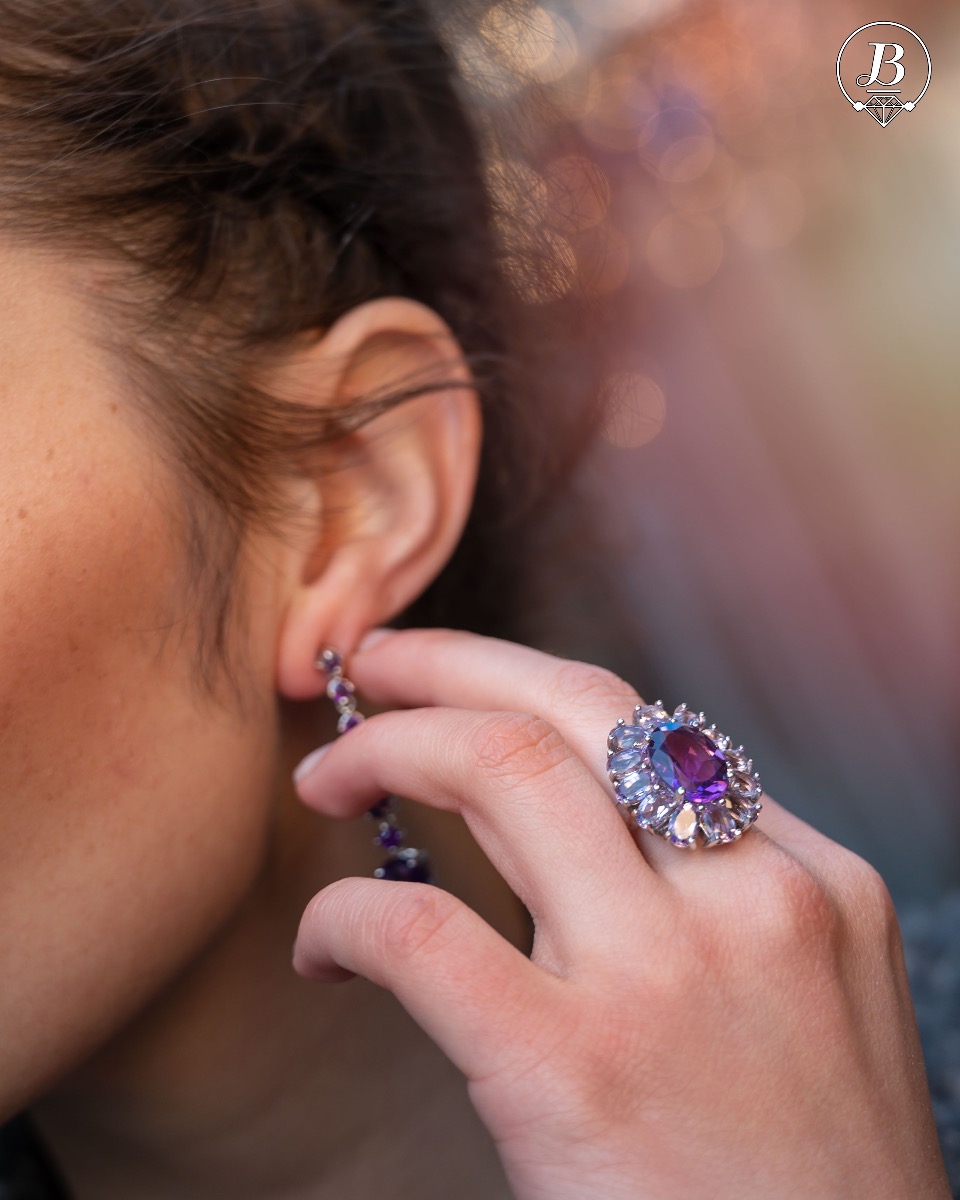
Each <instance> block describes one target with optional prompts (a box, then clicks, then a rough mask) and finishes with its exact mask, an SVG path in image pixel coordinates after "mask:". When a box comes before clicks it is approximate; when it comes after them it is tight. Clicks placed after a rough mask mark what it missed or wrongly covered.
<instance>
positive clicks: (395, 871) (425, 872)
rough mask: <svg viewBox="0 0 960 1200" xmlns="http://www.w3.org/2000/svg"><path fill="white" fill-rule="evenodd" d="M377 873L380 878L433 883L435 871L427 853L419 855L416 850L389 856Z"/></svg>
mask: <svg viewBox="0 0 960 1200" xmlns="http://www.w3.org/2000/svg"><path fill="white" fill-rule="evenodd" d="M375 874H376V875H377V877H378V878H379V879H395V880H400V881H402V882H404V883H433V872H432V871H431V870H430V867H429V864H428V862H427V858H426V855H422V854H420V855H418V854H417V853H416V851H414V852H412V853H409V854H403V853H401V854H397V855H394V856H393V857H391V858H388V859H387V861H386V862H385V863H384V864H383V866H382V867H378V868H377V871H376V872H375Z"/></svg>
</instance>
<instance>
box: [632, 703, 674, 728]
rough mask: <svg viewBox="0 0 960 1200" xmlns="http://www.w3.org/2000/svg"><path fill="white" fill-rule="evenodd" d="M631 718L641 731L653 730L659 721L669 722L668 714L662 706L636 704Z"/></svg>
mask: <svg viewBox="0 0 960 1200" xmlns="http://www.w3.org/2000/svg"><path fill="white" fill-rule="evenodd" d="M633 718H634V720H635V721H636V723H637V724H638V725H639V726H641V728H643V729H655V728H656V727H657V726H658V725H659V724H660V722H661V721H669V719H670V714H669V713H668V712H667V710H666V709H665V708H664V707H663V705H662V704H659V703H657V704H638V705H637V707H636V708H635V709H634V710H633Z"/></svg>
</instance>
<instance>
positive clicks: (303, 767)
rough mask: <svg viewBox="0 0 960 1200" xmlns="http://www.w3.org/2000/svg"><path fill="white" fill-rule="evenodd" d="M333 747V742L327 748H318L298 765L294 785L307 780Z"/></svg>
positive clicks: (294, 773) (294, 774)
mask: <svg viewBox="0 0 960 1200" xmlns="http://www.w3.org/2000/svg"><path fill="white" fill-rule="evenodd" d="M332 745H333V743H332V742H328V743H327V744H326V745H325V746H318V747H317V749H316V750H313V751H311V752H310V753H309V754H308V755H307V757H306V758H305V759H303V761H302V762H300V763H298V764H297V767H296V769H295V770H294V772H293V781H294V783H299V782H300V781H301V780H302V779H306V777H307V776H308V775H309V774H310V772H311V771H312V770H313V768H314V767H315V766H316V765H317V763H318V762H319V761H320V759H321V758H323V756H324V755H325V754H326V752H327V751H328V750H329V749H330V747H331V746H332Z"/></svg>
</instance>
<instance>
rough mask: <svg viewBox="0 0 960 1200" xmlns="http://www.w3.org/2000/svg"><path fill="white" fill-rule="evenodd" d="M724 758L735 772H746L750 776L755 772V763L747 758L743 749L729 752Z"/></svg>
mask: <svg viewBox="0 0 960 1200" xmlns="http://www.w3.org/2000/svg"><path fill="white" fill-rule="evenodd" d="M724 757H725V758H726V760H727V763H728V764H729V766H731V767H732V768H733V769H734V770H735V771H744V772H745V773H746V774H748V775H749V773H750V772H751V771H752V770H753V761H752V760H751V759H749V758H747V756H746V755H745V754H744V753H743V751H742V750H741V749H737V750H727V751H726V753H725V754H724Z"/></svg>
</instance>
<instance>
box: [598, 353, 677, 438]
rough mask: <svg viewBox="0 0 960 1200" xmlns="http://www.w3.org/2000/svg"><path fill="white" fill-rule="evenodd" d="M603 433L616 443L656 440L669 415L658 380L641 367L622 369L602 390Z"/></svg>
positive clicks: (601, 432)
mask: <svg viewBox="0 0 960 1200" xmlns="http://www.w3.org/2000/svg"><path fill="white" fill-rule="evenodd" d="M601 399H602V403H603V414H604V415H603V422H602V425H601V430H600V434H601V437H602V438H603V439H604V441H607V442H609V443H610V444H611V445H612V446H622V447H624V448H629V447H636V446H645V445H646V444H647V443H648V442H652V441H653V439H654V438H655V437H656V436H657V434H658V433H659V432H660V430H661V429H662V428H663V423H664V421H665V420H666V417H667V401H666V397H665V396H664V394H663V391H662V390H661V388H660V387H659V385H658V384H657V383H655V382H654V380H652V379H651V378H650V376H649V375H644V374H642V373H640V372H638V371H619V372H617V374H615V375H612V376H611V377H610V378H609V379H608V380H607V382H606V384H605V385H604V388H603V393H602V397H601Z"/></svg>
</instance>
